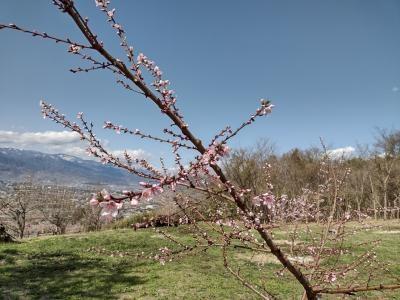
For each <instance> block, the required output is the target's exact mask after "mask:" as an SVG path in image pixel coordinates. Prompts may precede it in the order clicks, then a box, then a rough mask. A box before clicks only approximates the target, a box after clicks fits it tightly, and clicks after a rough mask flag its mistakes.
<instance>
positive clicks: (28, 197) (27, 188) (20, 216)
mask: <svg viewBox="0 0 400 300" xmlns="http://www.w3.org/2000/svg"><path fill="white" fill-rule="evenodd" d="M39 196H40V188H39V187H38V186H36V185H34V184H33V182H32V181H26V182H22V183H14V184H11V185H9V186H8V189H7V191H6V192H5V193H2V194H1V195H0V213H1V215H0V217H1V219H2V220H3V221H2V222H3V225H5V227H6V228H8V230H9V231H11V232H13V233H14V234H15V235H17V236H18V237H19V238H21V239H22V238H23V237H24V236H25V230H26V226H27V222H28V221H29V220H30V218H31V217H32V214H33V213H34V212H35V211H36V210H37V204H38V202H37V200H38V198H39Z"/></svg>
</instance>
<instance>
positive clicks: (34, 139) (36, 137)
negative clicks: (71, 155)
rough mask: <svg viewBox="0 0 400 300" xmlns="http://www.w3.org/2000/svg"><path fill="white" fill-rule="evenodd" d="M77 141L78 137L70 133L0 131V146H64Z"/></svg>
mask: <svg viewBox="0 0 400 300" xmlns="http://www.w3.org/2000/svg"><path fill="white" fill-rule="evenodd" d="M78 141H79V135H78V134H77V133H75V132H70V131H44V132H23V133H20V132H16V131H4V130H0V145H3V144H15V145H20V146H25V145H27V146H29V145H66V144H72V143H76V142H78Z"/></svg>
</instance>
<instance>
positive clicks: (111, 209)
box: [100, 200, 123, 218]
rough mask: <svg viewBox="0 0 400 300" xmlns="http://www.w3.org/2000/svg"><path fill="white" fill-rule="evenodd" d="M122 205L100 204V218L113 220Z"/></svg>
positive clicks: (112, 202) (108, 202) (109, 202)
mask: <svg viewBox="0 0 400 300" xmlns="http://www.w3.org/2000/svg"><path fill="white" fill-rule="evenodd" d="M122 205H123V204H122V203H116V202H115V201H112V200H111V201H104V202H100V207H102V208H103V209H102V211H101V216H102V217H106V218H109V217H110V216H111V217H112V218H115V217H116V216H117V215H118V210H119V209H121V208H122Z"/></svg>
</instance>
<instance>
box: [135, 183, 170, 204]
mask: <svg viewBox="0 0 400 300" xmlns="http://www.w3.org/2000/svg"><path fill="white" fill-rule="evenodd" d="M139 184H140V185H141V186H143V187H144V188H145V189H144V190H143V191H142V195H141V197H142V198H143V199H147V200H150V199H152V197H153V196H155V195H158V194H161V193H162V192H164V189H163V188H162V187H161V186H160V185H159V184H150V183H147V182H139Z"/></svg>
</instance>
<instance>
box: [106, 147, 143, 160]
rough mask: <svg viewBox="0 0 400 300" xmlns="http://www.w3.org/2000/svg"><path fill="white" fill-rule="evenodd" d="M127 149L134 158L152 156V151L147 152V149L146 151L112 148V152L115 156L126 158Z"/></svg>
mask: <svg viewBox="0 0 400 300" xmlns="http://www.w3.org/2000/svg"><path fill="white" fill-rule="evenodd" d="M125 151H126V152H127V153H128V155H129V156H130V157H131V158H132V159H136V158H141V159H149V158H150V153H147V152H146V151H144V150H142V149H126V150H112V151H110V152H111V154H113V155H115V156H118V157H120V158H124V157H125V156H124V153H125Z"/></svg>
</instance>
